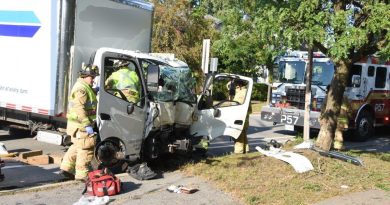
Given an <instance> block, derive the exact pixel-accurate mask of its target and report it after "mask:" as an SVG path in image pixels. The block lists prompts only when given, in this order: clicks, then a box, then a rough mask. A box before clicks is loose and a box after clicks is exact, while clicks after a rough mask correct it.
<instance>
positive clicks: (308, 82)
mask: <svg viewBox="0 0 390 205" xmlns="http://www.w3.org/2000/svg"><path fill="white" fill-rule="evenodd" d="M308 55H309V56H308V58H309V64H308V66H307V69H306V92H305V115H304V122H303V140H304V141H305V142H306V141H309V140H310V105H311V97H312V96H311V76H312V72H313V47H312V46H309V50H308Z"/></svg>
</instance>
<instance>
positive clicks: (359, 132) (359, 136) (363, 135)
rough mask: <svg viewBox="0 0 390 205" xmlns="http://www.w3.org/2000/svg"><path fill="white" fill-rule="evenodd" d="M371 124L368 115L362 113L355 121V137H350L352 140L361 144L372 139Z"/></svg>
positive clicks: (367, 113)
mask: <svg viewBox="0 0 390 205" xmlns="http://www.w3.org/2000/svg"><path fill="white" fill-rule="evenodd" d="M373 124H374V123H373V119H372V116H371V115H370V113H369V112H368V111H367V110H364V111H362V112H361V113H360V115H359V117H358V119H357V121H356V131H355V136H354V137H352V140H355V141H360V142H361V141H366V140H367V139H368V138H370V137H372V135H373V134H374V126H373Z"/></svg>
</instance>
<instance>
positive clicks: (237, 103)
mask: <svg viewBox="0 0 390 205" xmlns="http://www.w3.org/2000/svg"><path fill="white" fill-rule="evenodd" d="M225 102H231V103H235V105H240V104H241V103H239V102H237V101H234V100H222V101H221V102H219V103H217V104H215V105H214V107H219V106H220V105H222V104H223V103H225Z"/></svg>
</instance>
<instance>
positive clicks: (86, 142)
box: [60, 65, 99, 181]
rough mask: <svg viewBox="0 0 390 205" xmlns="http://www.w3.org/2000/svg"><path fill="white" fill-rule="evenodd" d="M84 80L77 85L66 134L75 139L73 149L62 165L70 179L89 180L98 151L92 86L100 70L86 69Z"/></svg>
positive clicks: (81, 76)
mask: <svg viewBox="0 0 390 205" xmlns="http://www.w3.org/2000/svg"><path fill="white" fill-rule="evenodd" d="M79 75H80V77H79V78H78V79H77V82H76V83H75V84H74V86H73V88H72V91H71V94H70V97H69V105H68V113H67V118H68V122H67V128H66V132H67V134H68V135H70V136H71V140H72V143H73V144H72V145H71V146H70V147H69V149H68V151H67V152H66V153H65V156H64V158H63V160H62V162H61V167H60V169H61V171H60V174H61V175H63V176H64V177H65V178H66V179H73V178H74V179H76V180H81V181H83V180H85V178H86V177H87V174H88V171H89V168H90V163H91V161H92V158H93V151H94V147H95V137H96V136H95V134H94V131H93V127H94V123H95V118H96V107H97V99H96V94H95V92H94V90H93V89H92V84H93V81H94V78H95V77H96V76H97V75H99V71H98V68H97V67H96V66H91V65H87V66H83V67H82V69H81V70H80V72H79Z"/></svg>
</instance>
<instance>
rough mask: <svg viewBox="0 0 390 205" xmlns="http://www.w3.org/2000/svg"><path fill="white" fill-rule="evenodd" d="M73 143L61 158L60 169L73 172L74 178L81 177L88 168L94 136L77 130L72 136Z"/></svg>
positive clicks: (85, 174) (91, 156) (86, 172)
mask: <svg viewBox="0 0 390 205" xmlns="http://www.w3.org/2000/svg"><path fill="white" fill-rule="evenodd" d="M72 142H73V144H72V145H71V146H70V147H69V149H68V151H67V152H66V153H65V155H64V158H63V159H62V163H61V167H60V169H62V170H64V171H66V172H69V173H73V174H74V175H75V179H83V178H85V177H86V176H87V174H88V171H89V170H90V164H91V161H92V158H93V151H94V147H95V136H93V135H88V134H87V133H86V132H84V131H80V130H77V131H76V132H75V133H74V134H73V136H72Z"/></svg>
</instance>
